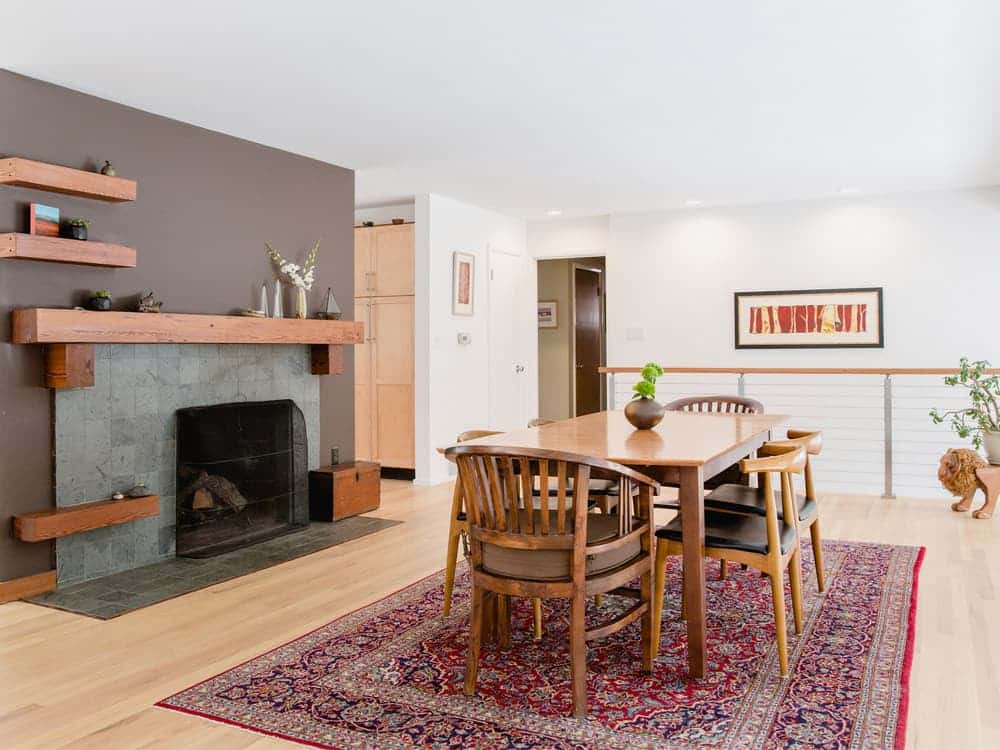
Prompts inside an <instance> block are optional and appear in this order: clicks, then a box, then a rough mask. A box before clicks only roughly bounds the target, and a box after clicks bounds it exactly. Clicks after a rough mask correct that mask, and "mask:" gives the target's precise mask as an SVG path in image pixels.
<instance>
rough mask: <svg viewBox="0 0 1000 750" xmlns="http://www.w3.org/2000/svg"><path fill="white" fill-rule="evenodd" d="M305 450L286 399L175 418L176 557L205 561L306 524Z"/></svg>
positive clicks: (301, 424) (301, 427) (300, 425)
mask: <svg viewBox="0 0 1000 750" xmlns="http://www.w3.org/2000/svg"><path fill="white" fill-rule="evenodd" d="M308 455H309V451H308V443H307V437H306V427H305V419H304V418H303V416H302V411H301V410H300V409H299V408H298V407H297V406H296V405H295V403H294V402H293V401H291V400H281V401H252V402H241V403H233V404H220V405H218V406H199V407H194V408H189V409H179V410H178V411H177V555H178V556H179V557H212V556H214V555H220V554H222V553H224V552H229V551H231V550H234V549H238V548H240V547H245V546H247V545H250V544H255V543H257V542H262V541H264V540H266V539H273V538H274V537H276V536H280V535H282V534H287V533H290V532H293V531H297V530H299V529H302V528H305V527H306V526H308V525H309V491H308V490H309V483H308Z"/></svg>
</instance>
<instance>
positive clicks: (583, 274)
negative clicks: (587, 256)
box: [573, 268, 603, 416]
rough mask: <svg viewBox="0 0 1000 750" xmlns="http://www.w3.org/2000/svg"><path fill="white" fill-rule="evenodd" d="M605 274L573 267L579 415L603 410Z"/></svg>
mask: <svg viewBox="0 0 1000 750" xmlns="http://www.w3.org/2000/svg"><path fill="white" fill-rule="evenodd" d="M602 275H603V274H601V273H600V272H599V271H591V270H588V269H586V268H575V269H573V277H574V278H573V284H574V288H575V294H576V296H575V304H574V306H573V328H574V332H573V336H574V341H575V352H576V361H575V362H574V365H575V378H576V415H577V416H581V415H583V414H593V413H594V412H598V411H600V410H601V375H600V373H599V372H597V368H598V367H600V365H601V339H602V330H601V308H602V305H601V276H602Z"/></svg>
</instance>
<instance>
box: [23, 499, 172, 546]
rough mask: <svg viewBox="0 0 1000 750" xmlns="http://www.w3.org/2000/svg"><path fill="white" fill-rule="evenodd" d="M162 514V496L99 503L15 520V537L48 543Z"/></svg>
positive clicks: (24, 516)
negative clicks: (83, 532) (47, 541)
mask: <svg viewBox="0 0 1000 750" xmlns="http://www.w3.org/2000/svg"><path fill="white" fill-rule="evenodd" d="M159 512H160V496H159V495H144V496H142V497H126V498H124V499H122V500H99V501H98V502H94V503H83V504H81V505H73V506H70V507H67V508H53V509H52V510H40V511H37V512H35V513H23V514H21V515H19V516H14V536H15V538H17V539H20V540H21V541H22V542H44V541H46V540H48V539H58V538H59V537H64V536H69V535H70V534H79V533H80V532H82V531H92V530H93V529H101V528H104V527H105V526H116V525H117V524H120V523H127V522H128V521H136V520H138V519H140V518H147V517H149V516H155V515H156V514H158V513H159Z"/></svg>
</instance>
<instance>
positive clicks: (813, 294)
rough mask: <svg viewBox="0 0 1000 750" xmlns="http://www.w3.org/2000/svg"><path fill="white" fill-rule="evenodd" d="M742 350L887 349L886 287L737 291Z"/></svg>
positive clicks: (737, 323) (736, 314)
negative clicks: (884, 320)
mask: <svg viewBox="0 0 1000 750" xmlns="http://www.w3.org/2000/svg"><path fill="white" fill-rule="evenodd" d="M734 308H735V309H734V324H735V338H736V348H737V349H836V348H859V347H872V348H882V347H884V346H885V340H884V337H883V310H882V287H867V288H857V289H808V290H796V291H787V292H786V291H779V292H736V294H735V295H734Z"/></svg>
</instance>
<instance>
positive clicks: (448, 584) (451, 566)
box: [444, 521, 462, 617]
mask: <svg viewBox="0 0 1000 750" xmlns="http://www.w3.org/2000/svg"><path fill="white" fill-rule="evenodd" d="M454 526H455V522H454V521H452V528H451V529H449V531H448V533H449V534H450V536H449V537H448V556H447V557H446V558H445V561H444V562H445V565H444V616H445V617H447V616H448V615H450V614H451V595H452V593H453V592H454V590H455V568H456V567H457V565H458V542H459V540H460V539H461V538H462V535H461V534H460V533H459V532H458V530H457V529H456V528H454Z"/></svg>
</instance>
